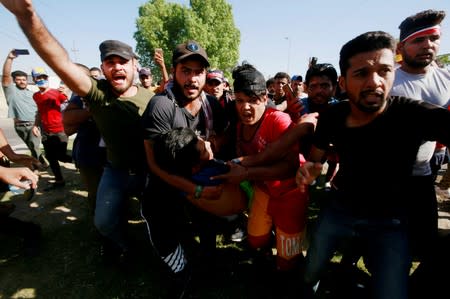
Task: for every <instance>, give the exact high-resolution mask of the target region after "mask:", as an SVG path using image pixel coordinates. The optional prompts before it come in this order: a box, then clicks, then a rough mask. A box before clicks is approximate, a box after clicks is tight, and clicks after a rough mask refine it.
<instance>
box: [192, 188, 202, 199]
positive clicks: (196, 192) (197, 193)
mask: <svg viewBox="0 0 450 299" xmlns="http://www.w3.org/2000/svg"><path fill="white" fill-rule="evenodd" d="M202 192H203V186H200V185H197V186H195V193H194V198H195V199H199V198H200V196H202Z"/></svg>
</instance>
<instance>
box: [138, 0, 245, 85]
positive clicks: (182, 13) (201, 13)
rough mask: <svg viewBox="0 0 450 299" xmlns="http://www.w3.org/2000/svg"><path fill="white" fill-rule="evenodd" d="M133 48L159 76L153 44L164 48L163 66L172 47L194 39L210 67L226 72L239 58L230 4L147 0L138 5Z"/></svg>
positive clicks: (205, 0) (169, 61)
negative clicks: (207, 59) (206, 55)
mask: <svg viewBox="0 0 450 299" xmlns="http://www.w3.org/2000/svg"><path fill="white" fill-rule="evenodd" d="M136 26H137V31H136V32H135V34H134V38H135V39H136V52H137V53H138V55H139V56H140V63H141V65H142V66H149V67H150V68H151V69H152V72H153V73H154V74H155V75H156V76H159V69H158V67H157V66H156V65H155V63H154V61H153V53H154V50H155V49H156V48H162V49H163V51H164V61H165V63H166V67H167V69H170V67H171V65H172V51H173V49H174V48H175V46H176V45H178V44H180V43H183V42H185V41H186V40H190V39H193V40H196V41H198V42H199V43H200V44H201V45H202V47H203V48H205V50H206V52H207V53H208V58H209V61H210V64H211V67H212V68H219V69H221V70H223V71H224V72H225V73H226V74H228V75H229V73H230V71H231V69H232V68H233V67H234V66H235V65H236V64H237V61H238V59H239V43H240V32H239V30H238V29H237V28H236V26H235V25H234V19H233V14H232V9H231V5H230V4H228V3H227V2H226V1H225V0H191V1H190V7H186V6H184V5H181V4H177V3H168V2H166V1H165V0H150V1H148V2H147V3H145V4H143V5H142V6H141V7H139V17H138V19H137V20H136Z"/></svg>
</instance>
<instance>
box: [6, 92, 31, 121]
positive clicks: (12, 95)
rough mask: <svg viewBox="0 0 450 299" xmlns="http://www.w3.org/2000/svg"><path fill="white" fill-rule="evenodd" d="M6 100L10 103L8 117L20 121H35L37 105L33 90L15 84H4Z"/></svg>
mask: <svg viewBox="0 0 450 299" xmlns="http://www.w3.org/2000/svg"><path fill="white" fill-rule="evenodd" d="M3 91H4V92H5V97H6V102H7V103H8V117H10V118H14V119H17V120H20V121H34V120H35V117H36V111H37V106H36V103H35V102H34V100H33V93H34V92H33V91H31V90H29V89H19V88H17V87H16V85H15V84H10V85H8V86H3Z"/></svg>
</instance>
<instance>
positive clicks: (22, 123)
mask: <svg viewBox="0 0 450 299" xmlns="http://www.w3.org/2000/svg"><path fill="white" fill-rule="evenodd" d="M14 126H16V127H30V126H34V121H18V122H16V123H14Z"/></svg>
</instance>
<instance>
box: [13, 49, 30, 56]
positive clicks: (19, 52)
mask: <svg viewBox="0 0 450 299" xmlns="http://www.w3.org/2000/svg"><path fill="white" fill-rule="evenodd" d="M14 54H15V55H16V56H19V55H30V52H29V51H28V50H27V49H14Z"/></svg>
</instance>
